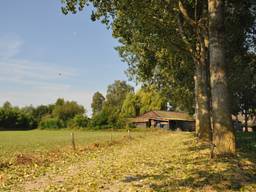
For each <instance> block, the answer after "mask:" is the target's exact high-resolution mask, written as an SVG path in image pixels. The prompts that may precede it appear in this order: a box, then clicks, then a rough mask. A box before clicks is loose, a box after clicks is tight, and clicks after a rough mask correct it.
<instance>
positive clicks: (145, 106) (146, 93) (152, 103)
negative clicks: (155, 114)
mask: <svg viewBox="0 0 256 192" xmlns="http://www.w3.org/2000/svg"><path fill="white" fill-rule="evenodd" d="M136 95H137V97H138V98H139V101H140V114H143V113H146V112H148V111H153V110H165V109H166V105H167V99H166V98H164V97H163V96H162V95H161V94H160V93H159V92H157V89H156V88H154V87H146V88H142V89H141V90H139V91H138V93H137V94H136Z"/></svg>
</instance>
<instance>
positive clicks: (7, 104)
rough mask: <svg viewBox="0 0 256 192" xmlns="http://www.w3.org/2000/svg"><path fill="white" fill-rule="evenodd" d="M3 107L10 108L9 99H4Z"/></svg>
mask: <svg viewBox="0 0 256 192" xmlns="http://www.w3.org/2000/svg"><path fill="white" fill-rule="evenodd" d="M3 108H4V109H11V108H12V104H11V103H10V102H9V101H6V102H4V104H3Z"/></svg>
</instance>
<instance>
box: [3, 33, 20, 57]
mask: <svg viewBox="0 0 256 192" xmlns="http://www.w3.org/2000/svg"><path fill="white" fill-rule="evenodd" d="M22 45H23V41H22V40H21V39H20V38H18V37H17V36H3V37H0V59H8V58H12V57H14V56H15V55H16V54H18V53H19V52H20V48H21V46H22Z"/></svg>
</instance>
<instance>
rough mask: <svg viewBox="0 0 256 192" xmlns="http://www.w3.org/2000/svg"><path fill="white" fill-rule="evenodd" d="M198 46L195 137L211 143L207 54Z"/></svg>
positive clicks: (203, 47) (204, 49)
mask: <svg viewBox="0 0 256 192" xmlns="http://www.w3.org/2000/svg"><path fill="white" fill-rule="evenodd" d="M200 46H201V48H200V56H199V61H198V67H197V68H198V69H197V81H198V82H197V84H198V87H197V101H198V110H197V112H198V120H199V123H198V131H197V135H198V138H199V139H200V140H203V141H211V138H212V130H211V120H210V98H209V95H210V94H208V91H209V89H208V88H209V81H208V77H207V75H208V73H207V67H208V66H207V52H206V48H205V46H204V44H203V42H201V43H200Z"/></svg>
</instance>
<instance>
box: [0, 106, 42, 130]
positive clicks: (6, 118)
mask: <svg viewBox="0 0 256 192" xmlns="http://www.w3.org/2000/svg"><path fill="white" fill-rule="evenodd" d="M36 126H37V123H36V120H35V119H34V118H33V116H31V115H30V114H27V113H25V112H23V111H21V110H20V109H18V108H0V129H3V130H28V129H34V128H36Z"/></svg>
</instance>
